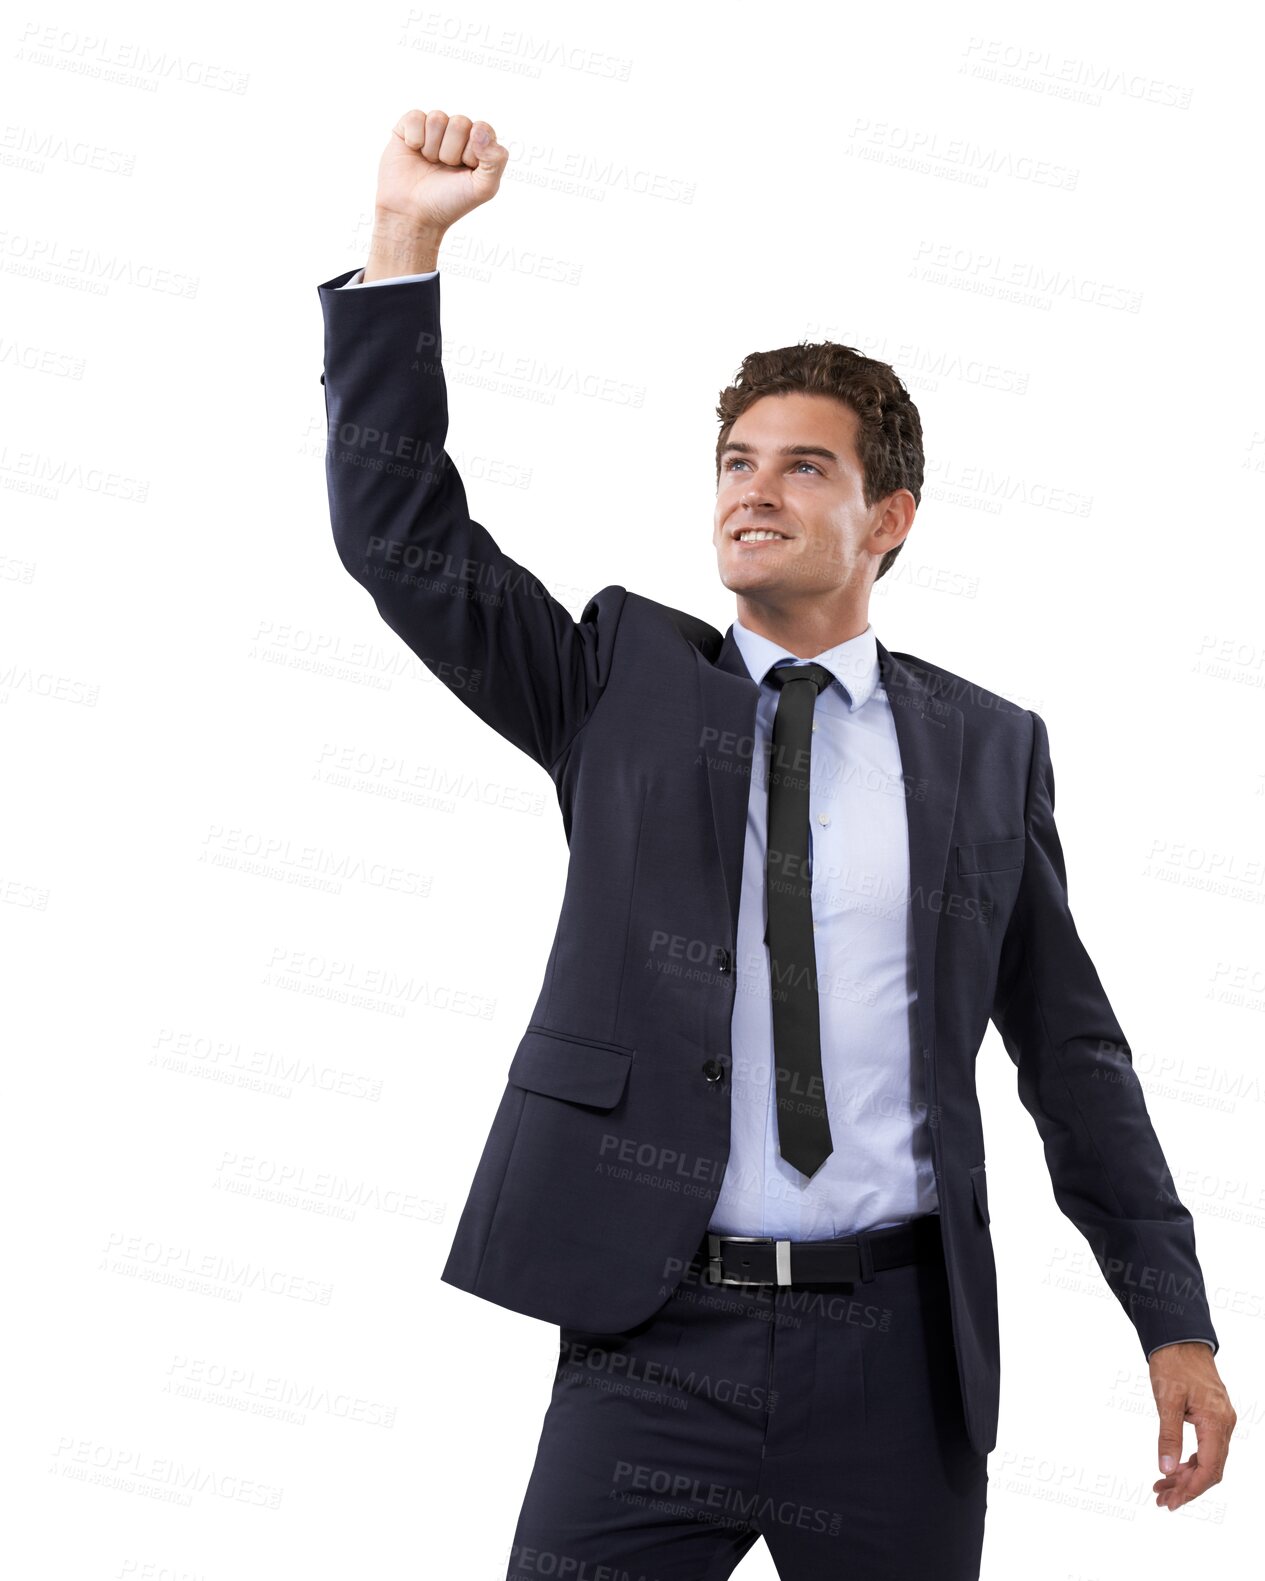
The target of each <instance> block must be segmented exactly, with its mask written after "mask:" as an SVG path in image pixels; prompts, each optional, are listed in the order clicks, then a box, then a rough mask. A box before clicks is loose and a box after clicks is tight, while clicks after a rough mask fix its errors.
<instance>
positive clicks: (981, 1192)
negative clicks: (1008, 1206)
mask: <svg viewBox="0 0 1265 1581" xmlns="http://www.w3.org/2000/svg"><path fill="white" fill-rule="evenodd" d="M971 1187H972V1189H973V1190H974V1192H975V1206H976V1207H977V1208H978V1209H979V1211H980V1218H981V1219H983V1221H984V1223H985V1224H987V1223H988V1172H987V1170H986V1169H985V1167H984V1165H983V1164H976V1166H975V1168H974V1169H972V1171H971Z"/></svg>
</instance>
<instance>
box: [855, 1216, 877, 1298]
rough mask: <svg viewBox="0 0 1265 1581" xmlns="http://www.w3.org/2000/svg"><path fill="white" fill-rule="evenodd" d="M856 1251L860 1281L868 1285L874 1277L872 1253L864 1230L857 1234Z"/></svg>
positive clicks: (868, 1238)
mask: <svg viewBox="0 0 1265 1581" xmlns="http://www.w3.org/2000/svg"><path fill="white" fill-rule="evenodd" d="M857 1252H858V1254H859V1257H860V1262H861V1283H862V1284H864V1285H868V1284H869V1282H870V1280H871V1279H873V1277H874V1253H873V1252H872V1251H871V1250H870V1237H869V1235H868V1234H867V1233H866V1232H865V1231H864V1230H862V1231H861V1233H860V1234H859V1235H858V1236H857Z"/></svg>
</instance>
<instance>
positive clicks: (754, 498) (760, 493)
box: [741, 470, 777, 506]
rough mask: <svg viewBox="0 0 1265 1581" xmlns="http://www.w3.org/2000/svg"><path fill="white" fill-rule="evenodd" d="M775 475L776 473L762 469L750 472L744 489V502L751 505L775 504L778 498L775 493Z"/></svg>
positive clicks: (742, 496)
mask: <svg viewBox="0 0 1265 1581" xmlns="http://www.w3.org/2000/svg"><path fill="white" fill-rule="evenodd" d="M774 476H775V474H774V473H771V472H765V471H762V470H760V471H756V472H752V473H750V474H749V475H748V477H747V486H746V488H745V489H743V491H742V495H741V499H742V503H743V504H744V505H751V506H755V505H775V504H776V503H777V500H776V497H775V495H774V493H773V478H774Z"/></svg>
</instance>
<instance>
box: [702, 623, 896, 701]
mask: <svg viewBox="0 0 1265 1581" xmlns="http://www.w3.org/2000/svg"><path fill="white" fill-rule="evenodd" d="M732 629H733V634H734V641H735V642H736V643H737V644H738V651H739V653H741V654H742V662H743V663H744V664H745V665H746V667H747V670H748V672H749V674H750V676H751V679H752V680H753V681H757V682H763V680H764V678H765V676H766V675H767V674H768V673H769V671H770V670H771V669H772V668H773V666H774V665H775V664H778V663H781V662H783V661H784V660H786V659H791V660H793V661H794V663H796V664H803V663H805V662H806V661H805V660H803V659H801V658H800V656H799V655H798V654H795V653H791V652H790V650H789V649H787V648H783V647H780V646H779V645H778V644H777V643H776V642H773V641H771V640H770V639H769V638H768V637H762V636H761V635H760V633H759V632H758V631H749V630H748V629H747V627H746V626H744V625H743V624H742V622H741V621H740V620H738V619H735V620H734V623H733V628H732ZM812 662H813V663H814V664H820V665H822V666H824V667H825V668H826V669H827V670H829V671H830V673H831V674H832V675H833V676H834V677H835V681H834V684H835V685H837V686H838V687H840V688H841V690H842V691H843V695H844V697H845V698H846V699H847V702H848V708H849V710H850V712H852V713H856V711H857V709H858V708H862V707H864V705H865V704H866V703H867V702H868V701H869V700H870V698H871V697H872V696H873V695H874V692H875V689H876V688H877V686H878V681H879V669H878V638H877V637H876V636H875V633H874V627H873V626H871V625H867V626H866V628H865V630H864V631H862V632H858V633H857V635H856V636H855V637H849V638H848V640H847V641H846V642H840V643H836V644H835V646H834V647H833V648H826V649H825V650H824V651H823V652H821V653H815V654H813V656H812Z"/></svg>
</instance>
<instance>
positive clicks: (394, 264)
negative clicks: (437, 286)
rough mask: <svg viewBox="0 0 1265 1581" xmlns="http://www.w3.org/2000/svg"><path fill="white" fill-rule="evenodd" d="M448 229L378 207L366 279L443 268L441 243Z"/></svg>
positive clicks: (379, 278)
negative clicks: (422, 222) (425, 223)
mask: <svg viewBox="0 0 1265 1581" xmlns="http://www.w3.org/2000/svg"><path fill="white" fill-rule="evenodd" d="M443 239H444V231H443V230H442V229H441V228H440V227H438V226H435V225H423V224H419V223H418V221H416V220H412V219H409V218H407V217H406V216H404V215H400V214H392V213H389V212H386V211H384V210H381V209H379V210H377V211H376V212H375V214H374V220H373V237H372V240H371V241H370V244H369V261H368V263H367V264H366V265H365V274H364V278H365V280H366V281H369V280H385V279H389V278H390V277H391V276H393V275H401V274H425V273H427V272H428V271H429V270H431V269H438V268H439V245H440V243H441V242H442V241H443Z"/></svg>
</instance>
